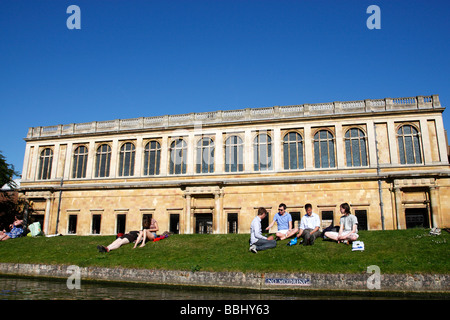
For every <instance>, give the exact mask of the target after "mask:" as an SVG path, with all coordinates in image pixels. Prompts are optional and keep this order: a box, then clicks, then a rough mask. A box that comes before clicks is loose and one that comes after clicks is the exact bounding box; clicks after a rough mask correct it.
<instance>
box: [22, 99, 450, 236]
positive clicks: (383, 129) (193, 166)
mask: <svg viewBox="0 0 450 320" xmlns="http://www.w3.org/2000/svg"><path fill="white" fill-rule="evenodd" d="M444 109H445V108H444V107H442V106H441V103H440V101H439V96H438V95H430V96H416V97H406V98H384V99H375V100H373V99H367V100H359V101H335V102H328V103H317V104H301V105H290V106H273V107H263V108H245V109H237V110H226V111H212V112H203V113H188V114H177V115H165V116H150V117H141V118H134V119H118V120H111V121H93V122H88V123H71V124H59V125H54V126H46V127H32V128H30V129H29V130H28V134H27V137H26V138H25V141H26V147H25V156H24V163H23V170H22V179H21V185H20V189H19V194H20V196H21V197H25V198H26V199H28V200H30V201H31V204H32V210H31V216H30V218H31V222H34V221H39V222H40V223H41V225H42V230H43V231H44V233H46V234H63V235H71V234H73V235H95V234H99V235H114V234H117V233H125V232H129V231H132V230H140V229H142V223H143V220H144V219H145V218H150V217H151V218H154V219H156V220H157V222H158V225H159V231H158V233H162V232H164V231H170V232H173V233H179V234H191V233H209V234H224V233H249V232H250V223H251V221H252V219H253V218H254V217H255V216H256V214H257V211H258V208H259V207H264V208H266V209H267V211H268V212H269V215H268V217H267V218H266V220H265V221H263V224H265V225H268V224H269V222H270V221H271V220H272V219H273V217H274V215H275V213H277V212H278V206H279V204H280V203H284V204H286V206H287V209H286V211H287V212H289V213H290V214H291V215H292V218H293V222H294V226H295V227H297V226H298V224H299V221H300V219H301V217H302V216H303V215H304V214H305V210H304V206H305V204H306V203H311V204H312V206H313V212H315V213H317V214H318V215H319V217H320V218H321V222H322V227H323V228H325V227H327V226H329V225H330V224H333V225H339V218H340V216H341V213H340V211H339V205H340V204H341V203H343V202H347V203H349V204H350V206H351V212H352V214H355V215H356V216H357V218H358V222H359V226H358V228H359V230H393V229H407V228H414V227H424V228H432V227H439V228H446V227H450V167H449V154H448V142H447V135H446V131H445V129H444V123H443V118H442V114H443V111H444ZM263 227H264V225H263ZM276 228H277V226H276V224H275V226H274V227H273V228H272V230H270V231H271V232H276V230H277V229H276Z"/></svg>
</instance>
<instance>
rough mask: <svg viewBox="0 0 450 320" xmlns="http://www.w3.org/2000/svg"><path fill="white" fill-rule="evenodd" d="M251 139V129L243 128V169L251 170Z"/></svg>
mask: <svg viewBox="0 0 450 320" xmlns="http://www.w3.org/2000/svg"><path fill="white" fill-rule="evenodd" d="M252 151H253V141H252V130H251V129H245V140H244V171H245V172H252V171H253V152H252Z"/></svg>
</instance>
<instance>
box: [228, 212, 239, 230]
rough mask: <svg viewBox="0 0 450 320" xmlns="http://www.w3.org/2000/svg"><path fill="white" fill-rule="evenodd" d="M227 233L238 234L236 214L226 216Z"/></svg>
mask: <svg viewBox="0 0 450 320" xmlns="http://www.w3.org/2000/svg"><path fill="white" fill-rule="evenodd" d="M228 233H238V214H237V213H229V214H228Z"/></svg>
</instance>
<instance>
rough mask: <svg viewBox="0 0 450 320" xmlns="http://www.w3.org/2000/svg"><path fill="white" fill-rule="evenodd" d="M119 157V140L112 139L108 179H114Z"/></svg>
mask: <svg viewBox="0 0 450 320" xmlns="http://www.w3.org/2000/svg"><path fill="white" fill-rule="evenodd" d="M118 157H119V139H117V138H116V139H113V142H112V147H111V165H110V167H109V177H110V178H115V177H116V174H117V171H118V169H117V168H118V164H119V162H118V161H117V160H118Z"/></svg>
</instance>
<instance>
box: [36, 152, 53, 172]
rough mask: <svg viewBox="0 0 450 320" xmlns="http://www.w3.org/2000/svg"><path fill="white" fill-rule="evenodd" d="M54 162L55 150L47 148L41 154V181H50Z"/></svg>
mask: <svg viewBox="0 0 450 320" xmlns="http://www.w3.org/2000/svg"><path fill="white" fill-rule="evenodd" d="M52 162H53V150H52V149H50V148H45V149H44V150H42V152H41V156H40V157H39V174H38V179H39V180H47V179H50V175H51V172H52Z"/></svg>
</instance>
